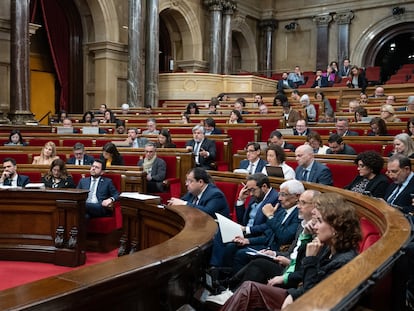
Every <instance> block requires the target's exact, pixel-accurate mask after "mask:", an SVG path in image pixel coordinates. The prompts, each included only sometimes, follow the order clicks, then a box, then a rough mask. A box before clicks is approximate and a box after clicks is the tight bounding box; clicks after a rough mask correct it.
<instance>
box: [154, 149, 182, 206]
mask: <svg viewBox="0 0 414 311" xmlns="http://www.w3.org/2000/svg"><path fill="white" fill-rule="evenodd" d="M157 157H159V158H160V159H163V160H164V161H165V164H166V165H167V174H166V176H165V180H164V187H165V190H166V192H158V193H155V195H158V196H159V197H160V198H161V202H162V203H164V204H167V201H168V200H169V199H170V198H171V197H176V198H179V197H181V180H180V171H181V161H180V159H178V158H177V157H176V156H164V155H162V156H160V155H157Z"/></svg>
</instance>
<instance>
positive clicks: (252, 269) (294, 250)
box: [206, 190, 320, 305]
mask: <svg viewBox="0 0 414 311" xmlns="http://www.w3.org/2000/svg"><path fill="white" fill-rule="evenodd" d="M319 194H320V192H319V191H316V190H306V191H305V192H303V193H302V194H301V195H300V197H299V201H298V204H297V209H298V212H299V214H298V217H299V219H301V220H302V222H301V224H300V225H299V226H298V230H297V231H296V237H295V240H294V241H293V242H292V244H291V245H290V247H289V249H288V250H287V251H286V252H279V251H273V250H265V251H264V254H266V255H269V256H272V257H274V260H269V259H268V258H264V257H263V256H258V257H257V258H255V259H254V260H252V261H250V262H249V263H248V264H247V265H246V266H245V267H244V268H243V269H241V270H240V271H239V272H238V273H236V274H235V275H234V276H233V277H232V278H230V279H229V280H227V283H228V284H227V285H228V286H229V289H227V290H226V291H224V292H222V293H221V294H219V295H214V296H209V297H208V298H207V299H206V300H207V301H212V302H215V303H218V304H220V305H223V304H224V303H225V302H226V301H227V299H228V298H229V297H230V296H231V295H232V294H233V292H234V291H235V290H236V289H237V288H238V287H239V286H240V285H241V284H242V283H243V282H244V281H254V282H259V283H263V284H269V285H271V286H275V285H277V286H283V287H287V288H290V287H296V286H298V283H299V282H301V281H302V279H303V277H302V269H301V267H302V258H303V257H304V256H305V253H306V244H307V243H308V242H310V241H312V238H313V234H314V229H313V222H312V210H313V209H314V207H315V204H314V198H315V197H316V196H318V195H319ZM272 212H273V207H270V206H269V213H272ZM269 215H270V214H269Z"/></svg>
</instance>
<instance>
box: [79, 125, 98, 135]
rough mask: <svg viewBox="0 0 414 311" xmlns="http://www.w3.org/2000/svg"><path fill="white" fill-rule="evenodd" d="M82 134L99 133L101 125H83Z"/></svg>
mask: <svg viewBox="0 0 414 311" xmlns="http://www.w3.org/2000/svg"><path fill="white" fill-rule="evenodd" d="M82 134H90V135H92V134H93V135H95V134H99V127H97V126H84V127H82Z"/></svg>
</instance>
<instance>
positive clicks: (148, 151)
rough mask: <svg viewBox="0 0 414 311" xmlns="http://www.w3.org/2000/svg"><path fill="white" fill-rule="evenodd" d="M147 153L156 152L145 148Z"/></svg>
mask: <svg viewBox="0 0 414 311" xmlns="http://www.w3.org/2000/svg"><path fill="white" fill-rule="evenodd" d="M145 153H154V150H145Z"/></svg>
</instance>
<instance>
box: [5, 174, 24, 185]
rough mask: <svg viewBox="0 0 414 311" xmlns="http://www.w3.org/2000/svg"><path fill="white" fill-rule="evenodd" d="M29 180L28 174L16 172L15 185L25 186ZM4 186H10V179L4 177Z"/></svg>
mask: <svg viewBox="0 0 414 311" xmlns="http://www.w3.org/2000/svg"><path fill="white" fill-rule="evenodd" d="M29 182H30V179H29V176H26V175H20V174H17V187H25V186H26V185H27V184H28V183H29ZM3 185H4V186H11V180H10V179H9V178H7V179H5V180H4V182H3Z"/></svg>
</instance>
